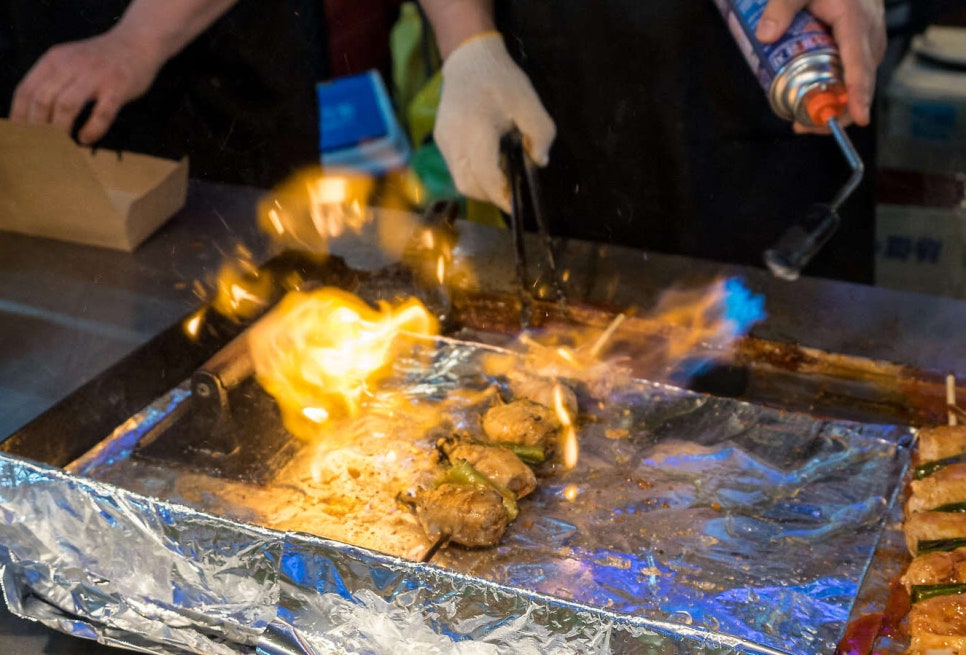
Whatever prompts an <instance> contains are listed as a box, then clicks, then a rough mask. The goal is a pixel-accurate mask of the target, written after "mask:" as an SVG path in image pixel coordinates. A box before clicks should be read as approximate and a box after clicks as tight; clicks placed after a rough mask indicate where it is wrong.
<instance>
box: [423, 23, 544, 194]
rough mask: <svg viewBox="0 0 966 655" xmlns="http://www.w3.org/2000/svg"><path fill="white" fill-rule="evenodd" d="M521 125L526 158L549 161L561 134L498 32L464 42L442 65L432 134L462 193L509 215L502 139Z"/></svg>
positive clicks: (507, 184)
mask: <svg viewBox="0 0 966 655" xmlns="http://www.w3.org/2000/svg"><path fill="white" fill-rule="evenodd" d="M514 126H516V127H517V128H518V129H519V130H520V132H521V133H522V134H523V144H524V148H526V151H527V154H528V155H529V156H530V158H531V159H533V161H534V162H535V163H536V164H537V165H539V166H546V165H547V162H548V161H549V153H550V146H551V145H552V144H553V140H554V137H555V136H556V134H557V128H556V126H555V125H554V123H553V119H551V118H550V115H549V114H548V113H547V110H546V109H544V107H543V104H541V102H540V98H538V97H537V93H536V91H535V90H534V89H533V85H532V84H531V83H530V80H529V79H528V78H527V76H526V74H525V73H524V72H523V71H522V70H520V68H519V67H518V66H517V65H516V63H514V61H513V60H512V59H511V58H510V55H509V54H508V53H507V51H506V47H505V46H504V45H503V37H502V36H501V35H500V34H499V33H497V32H486V33H484V34H480V35H478V36H475V37H472V38H470V39H469V40H467V41H465V42H464V43H462V44H461V45H460V46H459V47H458V48H456V50H454V51H453V52H452V54H450V56H449V57H448V58H447V59H446V62H445V63H444V64H443V93H442V97H441V98H440V103H439V110H438V112H437V115H436V127H435V129H434V130H433V136H434V137H435V139H436V144H437V145H438V146H439V149H440V152H442V153H443V157H444V158H445V159H446V163H447V165H448V166H449V171H450V174H451V175H452V176H453V181H454V182H455V184H456V188H457V189H458V190H459V192H460V193H462V194H464V195H466V196H470V197H472V198H476V199H478V200H488V201H490V202H492V203H494V204H496V205H497V206H498V207H500V209H502V210H503V211H505V212H507V213H509V211H510V188H509V183H508V181H507V179H506V176H505V175H504V174H503V171H502V169H501V168H500V138H501V137H502V136H503V135H504V134H506V133H507V132H508V131H510V129H511V128H513V127H514Z"/></svg>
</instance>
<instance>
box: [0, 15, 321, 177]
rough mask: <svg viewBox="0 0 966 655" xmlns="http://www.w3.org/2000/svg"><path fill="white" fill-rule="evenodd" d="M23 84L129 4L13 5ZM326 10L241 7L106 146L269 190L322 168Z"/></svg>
mask: <svg viewBox="0 0 966 655" xmlns="http://www.w3.org/2000/svg"><path fill="white" fill-rule="evenodd" d="M3 2H4V4H5V5H6V19H7V21H8V23H7V24H8V34H9V35H10V37H11V43H12V48H10V52H9V53H8V55H7V56H5V57H4V60H3V62H0V68H2V72H0V80H2V81H3V84H4V93H3V96H4V98H3V99H4V100H6V103H5V105H4V112H6V111H7V110H8V108H9V98H10V95H11V94H12V90H13V86H15V85H16V83H17V82H18V81H19V80H20V79H21V78H22V76H23V75H24V74H25V73H26V72H27V71H28V70H29V68H30V66H31V65H33V63H34V62H35V61H36V60H37V59H38V58H39V57H40V56H41V55H42V54H43V53H44V52H45V51H46V50H47V49H48V48H49V47H50V46H52V45H55V44H57V43H63V42H67V41H74V40H77V39H83V38H87V37H90V36H93V35H96V34H100V33H102V32H104V31H106V30H108V29H110V27H111V26H112V25H113V24H114V23H115V22H116V21H117V20H118V18H119V17H120V16H121V14H122V13H123V12H124V10H125V8H126V7H127V4H128V2H127V0H84V1H79V0H3ZM320 4H321V3H317V2H315V1H313V0H268V1H267V0H240V2H238V4H237V5H235V6H234V7H233V8H232V9H231V10H229V11H228V13H226V14H225V15H224V16H223V17H222V18H221V19H219V20H218V21H216V22H215V23H214V24H213V25H212V26H211V27H210V28H209V29H208V30H207V31H206V32H204V33H203V34H202V35H201V36H200V37H199V38H198V39H196V40H195V41H194V42H193V43H192V44H190V45H189V46H188V47H187V48H186V49H185V50H184V51H182V52H181V53H179V54H178V55H176V56H175V57H174V58H172V59H171V61H169V62H168V63H167V64H166V65H165V66H164V67H163V68H162V70H161V72H160V73H159V75H158V77H157V79H156V80H155V83H154V84H153V85H152V87H151V89H150V90H149V91H148V93H147V94H146V95H145V96H144V97H142V98H141V99H139V100H136V101H134V102H132V103H129V104H128V105H126V106H125V107H124V108H123V109H122V110H121V112H120V114H119V115H118V118H117V120H116V121H115V123H114V125H113V126H112V127H111V129H110V131H109V132H108V134H107V136H106V137H105V138H104V139H103V140H102V141H101V142H100V143H99V144H98V146H99V147H103V148H109V149H117V150H130V151H135V152H143V153H148V154H153V155H158V156H163V157H172V158H178V157H181V156H183V155H188V156H189V157H190V167H191V175H192V177H198V178H204V179H209V180H217V181H221V182H232V183H238V184H246V185H252V186H258V187H263V188H268V187H271V186H273V185H275V184H277V183H278V182H280V181H282V180H283V179H284V178H285V177H287V176H288V175H290V174H291V173H292V172H293V171H295V170H297V169H298V168H300V167H303V166H305V165H309V164H313V163H317V162H318V156H319V155H318V153H319V150H318V148H319V135H318V109H317V102H316V96H315V81H316V80H321V79H324V78H325V76H326V73H327V70H326V61H327V59H326V57H325V56H323V53H325V52H326V44H325V38H324V37H325V31H324V29H323V22H322V12H321V7H320V6H319V7H317V5H320Z"/></svg>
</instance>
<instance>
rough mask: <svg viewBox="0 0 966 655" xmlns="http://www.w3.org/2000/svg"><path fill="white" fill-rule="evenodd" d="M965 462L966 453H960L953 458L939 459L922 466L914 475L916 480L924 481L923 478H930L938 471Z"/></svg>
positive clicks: (918, 467)
mask: <svg viewBox="0 0 966 655" xmlns="http://www.w3.org/2000/svg"><path fill="white" fill-rule="evenodd" d="M963 462H966V453H960V454H958V455H953V456H952V457H946V458H944V459H937V460H934V461H932V462H926V463H925V464H920V465H919V466H917V467H916V468H914V469H913V472H912V475H913V477H914V478H915V479H917V480H922V479H923V478H928V477H929V476H930V475H932V474H933V473H935V472H936V471H939V470H940V469H944V468H946V467H947V466H949V465H950V464H961V463H963Z"/></svg>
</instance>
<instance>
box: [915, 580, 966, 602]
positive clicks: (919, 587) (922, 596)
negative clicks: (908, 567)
mask: <svg viewBox="0 0 966 655" xmlns="http://www.w3.org/2000/svg"><path fill="white" fill-rule="evenodd" d="M955 594H966V583H962V582H950V583H945V584H916V585H912V593H911V594H910V596H909V599H910V600H911V601H912V602H913V603H918V602H919V601H921V600H928V599H930V598H936V597H937V596H952V595H955Z"/></svg>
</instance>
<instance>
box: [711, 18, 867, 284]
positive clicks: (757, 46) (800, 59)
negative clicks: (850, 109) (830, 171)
mask: <svg viewBox="0 0 966 655" xmlns="http://www.w3.org/2000/svg"><path fill="white" fill-rule="evenodd" d="M714 2H715V4H716V5H717V6H718V9H719V10H720V11H721V14H722V15H723V16H724V18H725V21H726V22H727V24H728V28H729V29H730V31H731V33H732V35H733V36H734V38H735V41H736V42H737V44H738V47H739V48H740V50H741V52H742V54H743V55H744V56H745V59H746V60H747V61H748V64H749V65H750V66H751V69H752V72H753V73H754V74H755V76H756V77H757V78H758V82H759V83H760V84H761V86H762V88H764V90H765V92H766V94H767V95H768V100H769V102H770V104H771V108H772V110H774V112H775V114H777V115H778V116H779V117H780V118H782V119H785V120H789V121H795V122H797V123H800V124H801V125H804V126H807V127H828V129H829V130H830V131H831V132H832V136H833V137H834V138H835V141H836V142H837V143H838V145H839V148H840V149H841V150H842V153H843V154H844V155H845V159H846V160H847V162H848V164H849V167H850V168H851V169H852V175H851V176H850V178H849V179H848V180H847V181H846V183H845V185H844V186H843V187H842V188H841V189H840V190H839V192H838V193H837V194H836V195H835V197H834V198H833V199H832V200H831V202H829V203H828V204H817V205H814V206H813V207H812V208H811V209H810V210H809V212H808V214H807V215H806V217H805V219H804V220H802V221H801V222H799V223H796V224H794V225H792V226H791V227H789V228H788V229H787V230H786V232H785V233H784V234H783V235H782V237H781V238H780V239H779V241H778V242H777V243H776V244H775V246H774V247H772V248H769V249H768V250H766V251H765V263H766V264H767V265H768V268H769V269H771V272H772V273H773V274H774V275H775V276H777V277H780V278H782V279H786V280H795V279H797V278H798V276H799V274H800V273H801V271H802V269H803V268H804V267H805V265H806V264H808V262H809V261H810V260H811V259H812V257H813V256H814V255H815V254H816V253H817V252H818V251H819V250H820V249H821V248H822V246H824V245H825V243H826V242H827V241H828V240H829V238H831V236H832V235H833V234H834V233H835V231H836V230H837V229H838V226H839V223H840V222H841V219H840V218H839V214H838V210H839V207H840V206H841V205H842V203H843V202H845V200H846V199H847V198H848V197H849V196H850V195H851V194H852V192H853V191H855V188H856V187H857V186H858V185H859V182H861V181H862V175H863V173H864V171H865V166H864V164H863V163H862V159H861V158H860V157H859V154H858V153H857V152H856V150H855V146H853V145H852V142H851V141H850V140H849V137H848V135H847V134H846V133H845V130H844V129H843V128H842V126H841V124H840V123H839V117H840V116H841V114H842V112H843V111H844V110H845V106H846V102H847V100H848V95H847V93H846V90H845V84H844V82H843V77H842V61H841V59H840V57H839V53H838V49H837V48H836V47H835V42H834V41H833V40H832V35H831V34H830V33H829V30H828V28H827V27H826V26H825V25H824V24H823V23H822V22H820V21H819V20H817V19H816V18H815V17H814V16H812V15H811V14H810V13H809V12H807V11H800V12H799V13H798V15H797V16H795V19H794V21H792V24H791V26H790V27H789V28H788V30H787V31H786V32H785V34H784V35H783V36H782V37H781V38H779V39H778V40H777V41H775V42H774V43H767V44H766V43H762V42H760V41H759V40H758V39H757V38H756V37H755V31H756V30H757V28H758V22H759V21H760V20H761V16H762V13H763V12H764V10H765V5H767V4H768V2H767V0H714Z"/></svg>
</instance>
